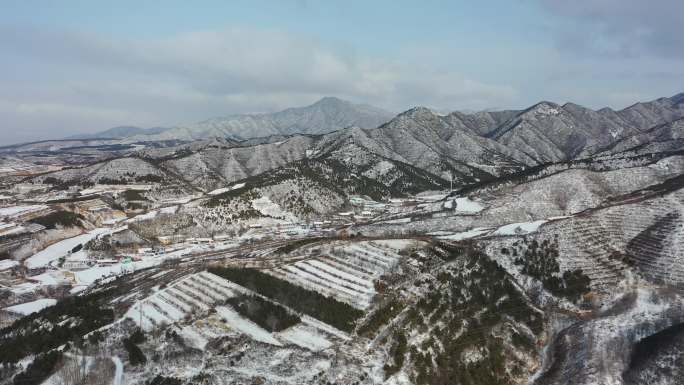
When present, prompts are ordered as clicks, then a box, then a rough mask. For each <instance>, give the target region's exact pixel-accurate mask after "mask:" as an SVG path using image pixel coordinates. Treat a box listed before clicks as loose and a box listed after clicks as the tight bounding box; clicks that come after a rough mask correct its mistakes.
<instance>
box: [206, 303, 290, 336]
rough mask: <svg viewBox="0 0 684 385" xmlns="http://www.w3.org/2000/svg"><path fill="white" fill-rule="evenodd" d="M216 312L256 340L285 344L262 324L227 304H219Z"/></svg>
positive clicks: (235, 327) (228, 322)
mask: <svg viewBox="0 0 684 385" xmlns="http://www.w3.org/2000/svg"><path fill="white" fill-rule="evenodd" d="M216 312H217V313H218V314H219V315H220V316H221V318H222V319H224V320H225V321H226V324H228V326H230V327H231V328H233V329H235V330H236V331H238V332H240V333H242V334H245V335H247V336H249V337H251V338H252V339H254V340H255V341H260V342H264V343H267V344H271V345H275V346H282V345H283V344H282V343H281V342H280V341H278V339H276V338H275V337H273V336H272V335H271V333H270V332H268V331H267V330H265V329H263V328H262V327H261V326H259V325H257V324H255V323H254V322H252V321H250V320H248V319H246V318H244V317H243V316H241V315H240V314H239V313H238V312H236V311H235V310H233V309H232V308H230V307H227V306H218V307H217V308H216Z"/></svg>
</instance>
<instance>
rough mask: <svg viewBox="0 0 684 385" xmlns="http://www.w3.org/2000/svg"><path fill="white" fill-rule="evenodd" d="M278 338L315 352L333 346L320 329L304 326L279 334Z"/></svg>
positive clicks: (300, 325)
mask: <svg viewBox="0 0 684 385" xmlns="http://www.w3.org/2000/svg"><path fill="white" fill-rule="evenodd" d="M277 336H278V338H280V339H281V340H284V341H286V342H289V343H293V344H295V345H297V346H301V347H303V348H305V349H309V350H311V351H314V352H317V351H320V350H324V349H327V348H329V347H331V346H332V342H330V341H329V340H328V339H327V338H325V336H324V335H323V334H321V333H320V331H319V330H318V329H316V328H315V327H312V326H309V325H304V324H298V325H295V326H292V327H290V328H288V329H285V330H283V331H282V332H280V333H278V334H277Z"/></svg>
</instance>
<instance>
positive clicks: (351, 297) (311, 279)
mask: <svg viewBox="0 0 684 385" xmlns="http://www.w3.org/2000/svg"><path fill="white" fill-rule="evenodd" d="M399 258H400V255H399V254H398V253H397V250H396V249H394V248H392V247H389V245H387V244H379V243H375V242H355V243H351V244H343V245H340V246H336V247H334V248H332V249H330V250H329V252H328V253H326V254H325V255H321V256H319V257H315V258H312V259H307V260H303V261H298V262H295V263H292V264H288V265H284V266H281V267H279V268H277V269H275V270H272V271H269V273H271V274H273V275H274V276H276V277H278V278H281V279H284V280H287V281H289V282H291V283H293V284H296V285H299V286H302V287H304V288H306V289H310V290H314V291H317V292H319V293H321V294H323V295H325V296H330V297H333V298H335V299H337V300H339V301H341V302H345V303H348V304H350V305H352V306H354V307H356V308H358V309H361V310H363V309H366V308H367V307H368V306H370V303H371V301H372V299H373V296H374V295H375V288H374V284H373V281H374V280H375V279H376V278H378V277H379V276H380V275H382V274H383V273H386V272H388V271H389V270H390V269H392V268H393V267H394V266H395V265H396V263H397V262H398V260H399Z"/></svg>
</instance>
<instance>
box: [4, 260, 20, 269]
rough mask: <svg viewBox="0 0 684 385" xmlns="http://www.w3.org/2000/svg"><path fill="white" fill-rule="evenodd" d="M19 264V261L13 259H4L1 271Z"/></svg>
mask: <svg viewBox="0 0 684 385" xmlns="http://www.w3.org/2000/svg"><path fill="white" fill-rule="evenodd" d="M18 265H19V262H18V261H13V260H11V259H3V260H0V271H3V270H9V269H11V268H13V267H15V266H18Z"/></svg>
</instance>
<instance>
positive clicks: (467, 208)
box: [444, 197, 484, 213]
mask: <svg viewBox="0 0 684 385" xmlns="http://www.w3.org/2000/svg"><path fill="white" fill-rule="evenodd" d="M454 204H455V205H456V206H455V207H454ZM444 207H445V208H448V209H451V208H453V209H454V210H455V211H458V212H462V213H479V212H480V211H482V210H484V207H483V206H482V205H481V204H479V203H477V202H475V201H472V200H470V198H468V197H460V198H456V199H453V200H449V201H447V202H446V203H445V204H444Z"/></svg>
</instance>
